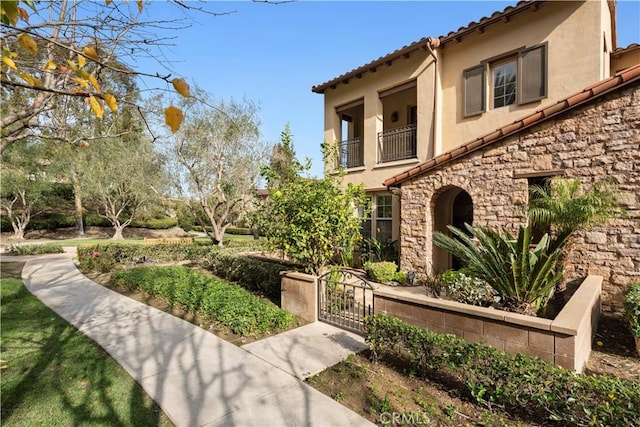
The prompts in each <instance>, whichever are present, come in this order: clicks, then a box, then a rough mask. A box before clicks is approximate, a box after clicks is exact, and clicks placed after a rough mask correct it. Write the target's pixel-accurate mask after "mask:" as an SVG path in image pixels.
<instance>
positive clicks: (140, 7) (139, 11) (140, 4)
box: [138, 0, 142, 13]
mask: <svg viewBox="0 0 640 427" xmlns="http://www.w3.org/2000/svg"><path fill="white" fill-rule="evenodd" d="M138 13H142V0H138Z"/></svg>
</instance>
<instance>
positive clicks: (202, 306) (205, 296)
mask: <svg viewBox="0 0 640 427" xmlns="http://www.w3.org/2000/svg"><path fill="white" fill-rule="evenodd" d="M111 280H112V282H113V283H115V284H117V285H121V286H125V287H126V288H128V289H130V290H141V291H144V292H147V293H149V294H150V295H153V296H156V297H160V298H163V299H165V300H166V301H167V302H168V303H169V304H170V305H180V306H182V307H184V308H185V309H186V310H188V311H189V312H192V313H195V314H197V315H199V316H201V317H203V318H205V319H207V320H210V321H214V322H219V323H221V324H223V325H225V326H226V327H228V328H229V329H230V330H231V331H232V332H233V333H236V334H240V335H242V336H247V335H251V334H255V333H265V332H276V331H279V330H282V329H284V328H287V327H289V326H290V325H291V322H292V321H293V316H292V315H291V314H290V313H287V312H286V311H284V310H282V309H280V308H278V307H277V306H275V305H274V304H273V303H271V302H269V301H267V300H264V299H261V298H259V297H257V296H255V295H253V294H251V293H250V292H249V291H247V290H245V289H242V288H241V287H239V286H236V285H232V284H229V283H227V282H225V281H223V280H222V279H219V278H216V277H211V276H208V275H206V274H203V273H200V272H197V271H195V270H191V269H189V268H186V267H138V268H133V269H129V270H120V271H117V272H115V273H113V274H112V276H111Z"/></svg>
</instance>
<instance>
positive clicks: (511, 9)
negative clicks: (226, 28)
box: [311, 0, 546, 93]
mask: <svg viewBox="0 0 640 427" xmlns="http://www.w3.org/2000/svg"><path fill="white" fill-rule="evenodd" d="M545 1H546V0H523V1H520V2H518V3H517V4H516V5H515V6H508V7H506V8H505V9H504V10H502V11H496V12H494V13H493V14H492V15H491V16H490V17H486V16H485V17H482V18H481V19H480V20H479V21H478V22H475V21H472V22H470V23H469V24H467V25H466V26H463V27H460V28H458V30H457V31H451V32H449V33H448V34H447V35H446V36H440V37H438V38H432V37H423V38H421V39H420V40H418V41H415V42H413V43H410V44H408V45H406V46H403V47H401V48H400V49H397V50H394V51H393V52H391V53H389V54H387V55H384V56H381V57H379V58H378V59H375V60H373V61H371V62H368V63H366V64H364V65H362V66H360V67H357V68H354V69H352V70H351V71H347V72H346V73H344V74H341V75H339V76H338V77H335V78H333V79H331V80H328V81H326V82H324V83H321V84H318V85H315V86H313V87H312V88H311V90H312V91H313V92H316V93H324V91H325V90H326V89H328V88H335V86H336V85H337V84H339V83H345V82H348V81H349V80H350V79H351V78H353V77H355V76H357V75H360V76H361V75H362V74H363V73H365V72H367V71H369V70H373V69H376V68H377V67H379V66H380V65H384V64H385V63H388V62H393V61H395V60H396V59H400V58H402V57H403V56H406V55H407V54H410V53H412V52H415V51H417V50H420V49H422V48H423V47H425V46H426V45H430V46H437V45H439V46H442V47H444V45H445V44H446V43H449V42H452V41H460V39H461V38H462V37H463V36H466V35H469V34H472V33H474V32H475V31H476V30H478V29H481V28H482V27H485V26H487V25H491V24H494V23H496V22H499V21H500V20H501V19H502V18H504V17H509V16H512V15H515V14H517V13H520V12H523V11H525V10H529V9H535V8H537V7H539V5H540V4H542V3H544V2H545Z"/></svg>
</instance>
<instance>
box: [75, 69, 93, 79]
mask: <svg viewBox="0 0 640 427" xmlns="http://www.w3.org/2000/svg"><path fill="white" fill-rule="evenodd" d="M76 74H77V75H78V77H82V78H83V79H88V78H89V76H90V75H91V74H89V72H87V71H85V70H81V69H79V68H78V70H77V71H76Z"/></svg>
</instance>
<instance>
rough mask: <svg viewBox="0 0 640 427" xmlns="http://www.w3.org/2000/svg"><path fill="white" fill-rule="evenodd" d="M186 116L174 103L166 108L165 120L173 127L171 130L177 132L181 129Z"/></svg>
mask: <svg viewBox="0 0 640 427" xmlns="http://www.w3.org/2000/svg"><path fill="white" fill-rule="evenodd" d="M183 119H184V116H183V115H182V111H181V110H180V109H179V108H176V107H174V106H173V105H171V106H169V107H167V108H165V109H164V121H165V123H166V124H167V125H169V127H170V128H171V132H173V133H176V132H177V131H178V129H180V125H181V124H182V120H183Z"/></svg>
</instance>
